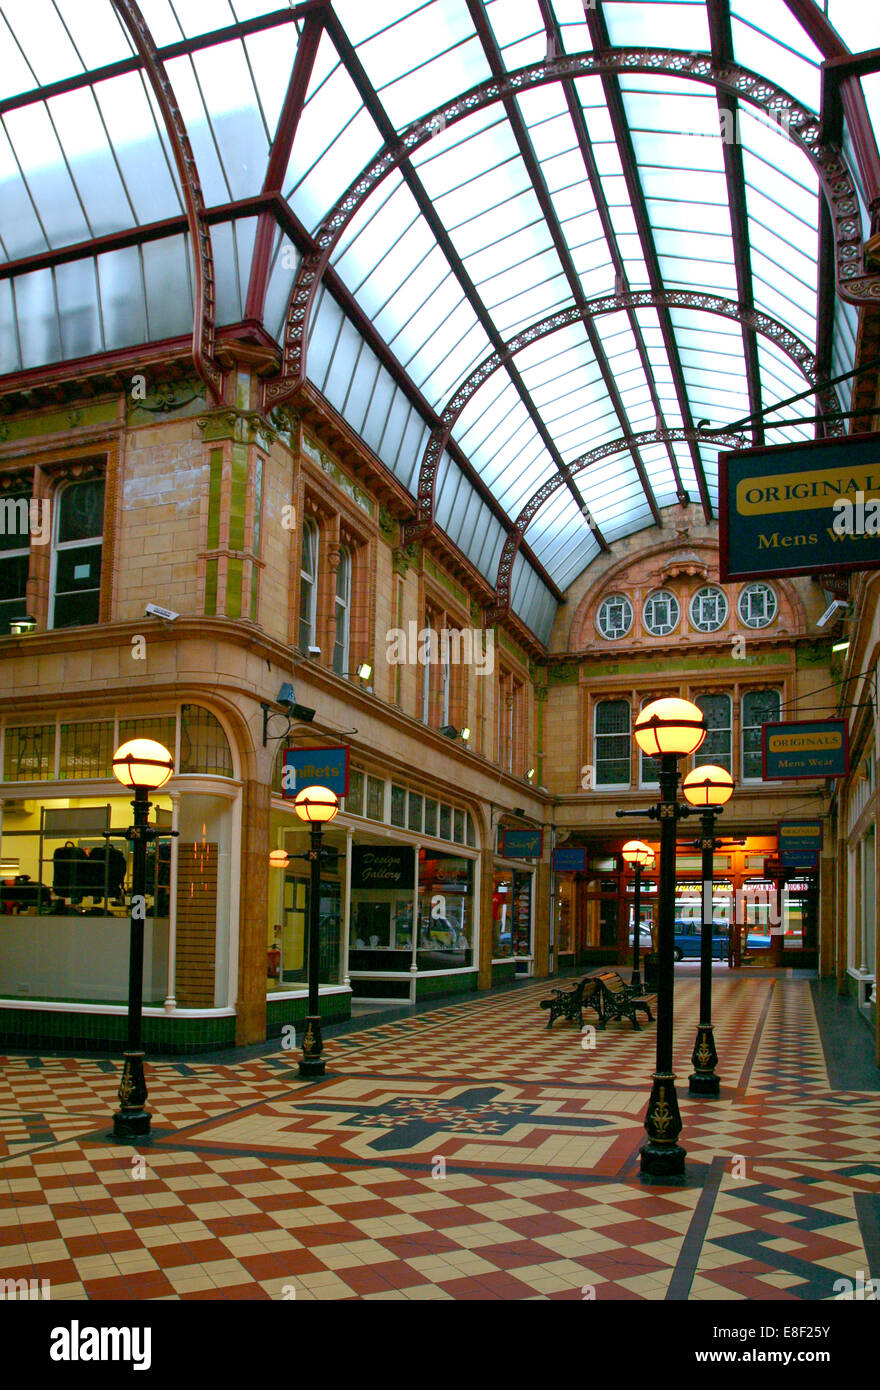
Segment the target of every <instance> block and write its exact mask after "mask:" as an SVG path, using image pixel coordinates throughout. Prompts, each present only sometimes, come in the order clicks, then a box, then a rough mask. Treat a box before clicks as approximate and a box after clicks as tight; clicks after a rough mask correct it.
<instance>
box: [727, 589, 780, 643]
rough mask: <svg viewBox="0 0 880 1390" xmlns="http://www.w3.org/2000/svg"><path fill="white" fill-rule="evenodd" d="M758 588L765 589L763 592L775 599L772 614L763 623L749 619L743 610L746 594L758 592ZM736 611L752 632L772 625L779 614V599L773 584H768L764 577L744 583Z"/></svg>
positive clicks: (738, 596)
mask: <svg viewBox="0 0 880 1390" xmlns="http://www.w3.org/2000/svg"><path fill="white" fill-rule="evenodd" d="M758 590H763V592H764V593H765V594H769V595H770V597H771V598H772V600H773V612H772V613H771V614H770V617H769V618H768V619H767V620H766V622H763V623H754V622H750V621H749V619H748V618H746V617H745V616H744V614H743V611H742V604H743V599H745V598H746V596H747V595H749V594H754V593H756V592H757V591H758ZM736 612H737V616H738V618H739V620H740V622H742V623H745V625H746V627H747V628H749V630H750V631H751V632H760V631H762V629H764V628H767V627H771V626H772V624H773V623H774V622H775V621H776V618H777V617H778V616H779V599H778V598H777V596H776V590H775V589H774V588H773V586H772V584H766V583H765V582H764V580H763V579H756V580H755V581H754V582H753V583H751V584H745V585H743V587H742V588H741V589H740V591H739V593H738V595H737V599H736Z"/></svg>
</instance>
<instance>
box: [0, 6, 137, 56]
mask: <svg viewBox="0 0 880 1390" xmlns="http://www.w3.org/2000/svg"><path fill="white" fill-rule="evenodd" d="M55 5H56V9H57V10H58V13H59V14H60V15H61V17H62V19H63V21H64V25H65V28H66V29H67V31H68V33H69V34H70V37H71V40H72V41H73V44H74V46H75V48H76V51H77V53H78V54H79V56H80V58H81V59H82V61H83V63H84V64H85V66H86V68H87V70H89V71H91V70H92V69H93V68H97V67H103V66H104V65H105V64H107V63H115V62H118V61H119V59H120V58H127V57H129V55H130V54H131V52H132V44H131V40H130V39H129V37H128V33H127V31H126V30H125V29H124V28H123V26H122V24H121V23H120V21H119V19H118V17H117V13H116V10H115V8H114V7H113V5H112V4H111V0H55ZM28 7H29V8H32V6H28ZM4 9H5V10H6V12H7V14H9V15H10V17H11V14H12V11H11V9H10V7H9V5H5V6H4ZM13 27H14V21H13Z"/></svg>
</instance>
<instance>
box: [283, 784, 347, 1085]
mask: <svg viewBox="0 0 880 1390" xmlns="http://www.w3.org/2000/svg"><path fill="white" fill-rule="evenodd" d="M293 809H294V810H295V811H296V814H297V815H298V816H299V818H300V820H304V821H307V822H308V823H309V825H310V826H311V843H310V845H309V852H308V855H307V856H304V858H305V857H307V858H308V860H309V862H310V866H311V881H310V888H309V1012H308V1014H307V1015H306V1031H305V1035H304V1037H303V1045H302V1060H301V1061H300V1064H299V1074H300V1076H303V1077H313V1076H323V1075H324V1058H323V1057H322V1055H321V1054H322V1053H323V1051H324V1043H323V1040H322V1038H321V1018H320V1014H319V1013H318V953H319V936H320V908H321V904H320V897H321V858H322V856H323V854H324V849H323V843H322V842H323V835H324V826H325V825H326V824H327V823H328V822H329V821H331V820H332V819H333V817H334V816H335V815H336V813H337V811H338V810H339V798H338V797H337V795H336V793H335V792H332V791H330V789H329V787H303V789H302V791H301V792H298V793H297V795H296V798H295V800H294V803H293Z"/></svg>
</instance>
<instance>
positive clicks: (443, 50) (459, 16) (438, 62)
mask: <svg viewBox="0 0 880 1390" xmlns="http://www.w3.org/2000/svg"><path fill="white" fill-rule="evenodd" d="M380 13H381V10H380ZM358 57H359V58H360V60H361V62H362V63H363V65H364V68H365V70H366V73H367V76H368V77H369V78H370V80H371V82H372V84H373V86H374V87H375V88H376V91H377V92H378V95H379V98H380V100H381V101H382V105H383V106H384V108H385V110H386V111H387V113H388V115H389V117H390V119H391V122H392V124H393V125H394V126H395V127H396V128H397V129H398V130H403V129H404V128H405V127H406V126H408V125H410V124H411V122H412V121H414V120H416V119H418V117H420V116H423V115H425V114H426V113H427V112H428V111H433V110H434V108H435V107H438V106H443V105H445V104H446V103H447V102H449V101H451V100H453V99H454V98H455V97H456V96H458V94H459V92H462V91H467V89H468V88H469V87H475V86H476V85H477V84H478V83H480V82H485V81H488V79H489V78H490V77H491V75H492V74H491V71H490V68H489V65H488V63H487V61H486V57H485V54H484V53H483V50H482V46H481V45H480V42H479V39H478V38H477V36H476V35H475V34H474V28H473V24H472V23H471V19H470V16H469V14H468V12H467V8H466V6H465V5H464V3H463V0H434V3H432V4H428V5H421V6H420V7H419V8H418V9H416V10H414V11H413V12H412V13H410V14H409V15H407V16H406V17H405V18H403V19H401V20H399V21H396V22H395V23H393V24H391V25H389V26H388V28H387V29H384V30H382V31H381V32H380V33H379V34H377V35H376V36H375V37H373V38H370V39H367V40H365V41H364V42H362V43H361V44H359V46H358Z"/></svg>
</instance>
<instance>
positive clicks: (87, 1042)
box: [0, 1009, 235, 1053]
mask: <svg viewBox="0 0 880 1390" xmlns="http://www.w3.org/2000/svg"><path fill="white" fill-rule="evenodd" d="M127 1033H128V1020H127V1019H126V1017H125V1015H124V1014H80V1013H76V1012H74V1011H71V1012H70V1013H68V1012H67V1011H66V1010H65V1011H61V1010H58V1011H52V1012H45V1011H44V1010H42V1009H0V1047H8V1048H14V1049H30V1048H33V1049H39V1048H44V1047H62V1048H65V1049H68V1050H74V1049H78V1050H81V1051H84V1052H106V1051H107V1050H108V1049H119V1048H121V1047H123V1046H124V1044H125V1041H126V1038H127ZM143 1037H144V1046H145V1048H146V1050H147V1052H154V1053H155V1052H171V1053H193V1052H215V1051H218V1050H220V1049H221V1048H225V1047H234V1046H235V1019H234V1018H232V1017H220V1018H218V1017H213V1018H175V1017H167V1018H150V1017H145V1018H144V1020H143Z"/></svg>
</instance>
